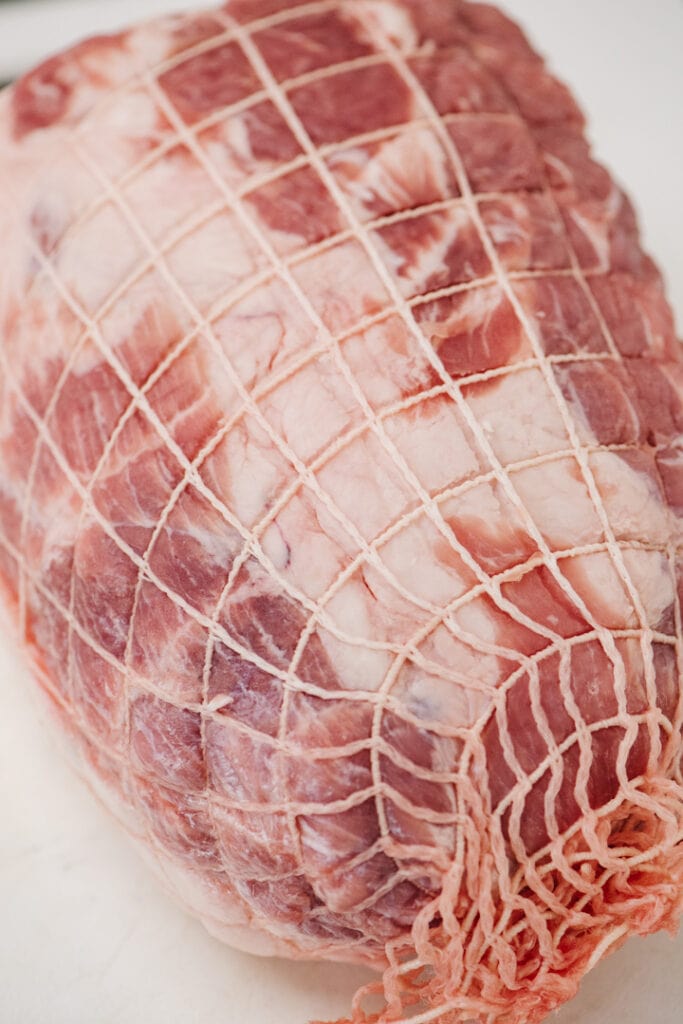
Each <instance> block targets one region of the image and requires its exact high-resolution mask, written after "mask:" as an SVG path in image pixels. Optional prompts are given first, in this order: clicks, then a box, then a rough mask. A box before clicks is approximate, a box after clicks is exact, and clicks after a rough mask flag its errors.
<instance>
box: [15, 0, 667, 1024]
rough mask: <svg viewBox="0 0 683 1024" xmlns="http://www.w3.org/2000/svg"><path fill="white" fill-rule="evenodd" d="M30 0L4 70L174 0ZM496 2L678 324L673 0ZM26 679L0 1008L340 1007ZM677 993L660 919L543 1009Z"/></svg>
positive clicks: (248, 1012) (612, 1013) (627, 1011)
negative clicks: (120, 788) (204, 892)
mask: <svg viewBox="0 0 683 1024" xmlns="http://www.w3.org/2000/svg"><path fill="white" fill-rule="evenodd" d="M181 2H182V0H181ZM444 2H448V0H444ZM24 6H25V5H24V4H19V3H9V4H0V74H1V73H2V60H3V59H4V60H5V61H7V59H8V54H9V57H10V58H12V56H13V55H16V54H19V53H20V54H21V55H22V59H24V58H25V59H26V60H29V59H31V60H32V59H34V57H35V59H37V58H38V57H39V56H40V55H41V53H43V52H47V51H49V50H50V49H51V48H54V46H56V45H62V44H63V43H66V42H67V41H68V37H69V36H70V35H71V36H73V33H74V31H76V32H78V28H77V27H76V26H78V25H79V24H80V25H82V32H81V34H86V33H87V32H88V31H90V30H96V31H104V30H107V29H109V28H114V27H117V25H120V24H122V23H124V22H125V20H126V19H127V18H128V17H130V16H144V14H145V13H156V12H157V11H159V10H161V9H164V8H166V7H168V8H173V7H174V6H177V5H176V4H173V3H169V4H167V3H165V2H164V0H148V2H147V3H145V0H134V2H133V3H130V2H128V0H97V3H95V0H87V2H85V0H84V2H81V3H78V0H70V2H69V3H68V4H64V8H65V10H66V12H67V15H68V16H66V15H65V16H64V17H63V18H57V20H56V23H55V24H53V23H52V21H51V19H50V13H51V12H52V11H54V10H55V8H59V7H60V4H58V3H57V2H56V0H53V2H52V3H45V6H44V7H43V11H42V12H41V16H40V17H39V18H34V19H33V20H32V21H31V22H30V24H29V26H28V28H26V27H25V24H26V23H22V21H21V11H20V10H19V8H20V7H24ZM26 6H29V7H31V6H33V5H31V4H29V5H26ZM192 6H195V7H196V6H198V4H196V3H193V4H192ZM79 8H80V11H82V14H80V15H78V9H79ZM507 8H508V10H509V11H510V12H511V13H513V14H514V15H516V16H517V17H518V18H519V19H520V20H521V21H523V22H524V24H525V25H526V27H527V28H528V29H529V31H530V32H531V34H532V37H533V38H534V39H535V41H536V43H537V45H538V46H539V47H541V48H542V49H543V50H544V51H545V52H546V53H547V54H549V55H550V57H551V61H552V65H553V67H554V68H555V69H556V71H557V72H558V73H560V74H561V75H562V77H564V78H565V80H567V81H569V82H570V84H571V85H572V86H573V88H574V89H575V92H576V94H577V95H578V97H579V99H580V100H581V102H582V103H583V105H584V108H585V109H586V110H587V112H588V113H589V115H590V120H591V133H592V136H593V138H595V139H597V140H599V144H598V152H599V154H600V156H601V157H602V159H604V160H605V161H607V162H608V163H609V164H610V166H612V167H613V168H615V169H616V171H617V174H618V176H619V178H620V179H621V181H622V182H623V183H624V184H625V185H626V186H627V188H628V189H629V191H630V192H631V194H632V196H633V197H634V198H635V200H636V203H637V205H638V207H639V210H640V213H641V216H642V219H643V221H644V225H645V236H646V239H647V243H648V246H649V248H650V250H651V251H652V253H653V254H654V255H655V257H656V258H657V260H658V261H659V262H660V264H661V265H662V266H663V267H665V268H666V269H667V277H668V284H669V291H670V295H671V297H672V300H673V302H674V306H675V307H676V310H677V314H678V323H679V329H680V328H682V327H683V272H682V271H683V267H682V262H683V261H682V260H681V257H680V255H679V253H680V251H681V240H682V239H683V201H682V190H681V182H682V181H683V132H682V130H681V121H682V118H681V106H682V105H683V62H682V61H681V57H680V51H681V47H682V46H683V2H681V0H656V3H650V4H647V5H644V4H643V3H642V0H508V3H507ZM74 12H76V13H74ZM131 12H132V14H131ZM79 18H80V21H79ZM53 20H54V19H53ZM0 272H1V269H0ZM679 332H680V331H679ZM31 693H32V691H31V684H30V681H29V679H28V678H27V675H26V672H25V670H24V669H23V667H22V665H21V664H20V662H19V660H18V659H17V657H16V656H15V655H14V653H13V651H12V648H11V643H10V642H9V641H8V640H7V639H6V638H5V637H3V636H0V708H1V710H0V1024H304V1022H305V1021H306V1020H308V1019H310V1018H311V1017H320V1018H322V1019H333V1018H334V1017H336V1016H339V1015H341V1014H342V1013H344V1012H345V1011H346V1010H347V1009H348V1006H349V1002H350V999H351V996H352V993H353V991H354V990H355V988H356V987H357V985H358V984H359V983H360V982H361V981H363V980H364V979H365V978H366V976H367V975H366V974H365V973H364V972H363V971H361V970H358V969H352V968H345V967H335V966H333V965H323V966H310V965H302V964H290V963H286V962H282V961H273V960H268V961H264V960H259V959H255V958H252V957H248V956H245V955H243V954H240V953H236V952H234V951H232V950H230V949H228V948H226V947H224V946H221V945H220V944H219V943H217V942H215V941H214V940H212V939H211V938H209V936H208V935H207V934H206V933H205V932H204V931H203V929H202V928H201V926H200V925H198V924H197V923H196V922H194V921H192V920H190V919H189V918H188V917H187V916H186V915H185V914H184V913H183V912H182V911H180V910H178V909H177V908H176V907H175V906H174V905H173V904H172V903H171V902H169V901H168V899H167V898H166V896H165V895H164V894H163V893H162V892H161V891H160V890H159V888H158V887H157V884H156V882H155V880H154V878H153V877H152V876H151V874H150V873H149V871H148V869H147V868H146V867H145V865H144V864H143V863H142V862H141V861H140V860H139V858H138V856H137V854H136V853H135V852H134V851H133V850H132V848H131V847H130V846H129V844H128V841H127V840H126V839H125V838H124V837H123V836H122V835H121V834H120V833H119V832H118V830H117V828H116V827H115V826H114V825H113V824H112V823H111V822H110V820H109V818H108V817H107V816H106V814H105V813H104V812H103V811H102V810H101V809H100V807H99V806H98V805H96V804H95V802H94V801H93V800H92V798H91V796H90V794H89V793H88V792H87V791H86V790H85V788H84V787H83V785H82V784H81V783H80V782H79V781H78V780H77V779H76V778H75V777H74V776H73V775H72V774H71V772H70V770H69V769H68V768H67V767H66V765H65V764H64V763H63V761H62V758H61V755H60V754H59V751H58V747H57V744H56V743H55V742H54V739H53V737H52V736H51V734H50V733H49V731H47V730H46V728H45V727H44V725H43V723H42V721H41V720H40V719H39V716H38V715H37V705H36V703H35V701H34V700H33V699H32V697H31ZM682 1007H683V935H680V936H679V938H678V939H677V940H676V941H673V942H672V941H671V940H670V939H669V938H668V937H667V936H662V935H659V936H655V937H654V938H651V939H648V940H647V941H645V942H643V941H640V940H635V941H632V942H631V943H630V944H628V945H627V946H626V947H625V948H624V949H623V950H621V951H620V952H619V953H618V954H616V955H615V956H614V957H612V958H611V959H609V960H608V961H606V962H604V963H603V964H601V965H600V966H599V967H598V968H597V969H596V970H595V971H594V972H593V974H592V975H591V976H590V977H589V978H588V979H587V980H586V982H585V984H584V986H583V988H582V991H581V994H580V995H579V996H578V998H577V999H576V1000H574V1001H573V1002H572V1003H570V1004H569V1005H568V1006H566V1007H565V1008H564V1009H563V1010H562V1011H560V1013H559V1014H558V1015H557V1016H555V1017H554V1018H553V1020H554V1022H555V1024H680V1022H681V1020H682V1019H683V1010H682Z"/></svg>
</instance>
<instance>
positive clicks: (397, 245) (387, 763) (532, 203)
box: [0, 0, 683, 1024]
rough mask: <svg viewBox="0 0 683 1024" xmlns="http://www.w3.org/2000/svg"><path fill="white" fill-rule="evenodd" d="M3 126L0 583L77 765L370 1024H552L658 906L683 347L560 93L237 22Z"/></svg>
mask: <svg viewBox="0 0 683 1024" xmlns="http://www.w3.org/2000/svg"><path fill="white" fill-rule="evenodd" d="M0 102H1V103H2V106H1V107H0V131H1V133H2V140H3V154H5V153H6V155H3V157H2V159H1V161H0V180H1V181H2V185H3V191H4V194H5V196H6V198H7V206H6V209H4V210H3V211H2V212H0V224H2V226H3V237H5V238H6V239H7V240H8V242H7V250H8V253H9V257H8V266H7V268H6V272H4V278H3V282H2V285H1V288H2V290H1V291H0V317H1V319H0V342H1V344H0V360H1V361H2V384H1V385H0V386H1V387H2V396H3V397H2V407H1V408H0V466H1V467H2V481H1V482H0V582H2V584H3V588H4V591H5V592H6V594H7V597H8V602H7V603H8V607H9V608H10V610H11V611H12V613H13V615H14V617H15V619H16V624H17V627H18V629H19V631H20V634H21V636H22V638H23V639H24V640H25V642H26V644H27V645H28V647H29V649H30V651H31V654H32V657H33V663H34V667H35V671H36V674H37V675H38V677H39V680H40V682H41V685H42V687H43V689H44V690H45V691H46V693H47V694H48V695H49V696H50V698H51V701H52V704H53V705H54V708H55V711H56V713H57V714H58V716H59V717H60V719H61V721H62V723H63V726H64V728H65V730H66V731H67V732H68V734H69V735H70V737H71V739H72V741H73V748H74V750H76V751H77V752H78V755H79V758H80V761H81V764H82V766H83V768H84V770H85V772H86V774H87V776H88V778H89V779H90V780H91V782H92V784H93V785H94V786H95V787H96V788H97V789H98V790H99V791H100V792H101V793H102V794H103V795H104V797H105V799H106V800H107V802H108V804H109V805H110V806H111V807H112V808H113V809H114V811H115V812H116V813H117V814H118V816H119V817H120V818H121V819H122V821H123V822H124V824H125V825H126V827H127V828H129V829H130V831H131V832H132V833H133V834H134V835H135V836H136V837H137V838H139V839H141V840H142V841H143V843H144V844H145V845H146V846H147V847H148V848H149V849H151V850H152V851H153V854H154V859H155V862H156V865H157V867H158V869H159V870H160V872H161V873H162V875H163V876H164V878H165V880H166V882H167V884H168V886H169V887H170V888H171V889H172V890H173V891H174V892H175V893H176V895H177V896H178V897H179V898H180V899H181V900H184V901H185V902H186V904H187V905H188V906H190V907H191V909H192V910H194V911H195V912H196V913H198V914H200V915H201V917H202V918H203V919H204V921H205V922H206V923H207V926H208V927H209V928H210V929H211V930H212V931H214V932H216V933H217V934H219V935H220V936H221V937H223V938H226V939H227V940H228V941H232V942H235V943H236V944H241V945H244V946H246V947H247V948H257V949H260V950H261V951H266V952H267V951H274V952H277V953H284V954H286V955H290V956H310V957H327V958H337V959H348V960H356V961H358V962H365V963H370V964H373V965H376V966H379V967H382V968H384V970H385V973H384V979H383V983H382V984H381V985H378V986H376V987H375V988H376V989H377V991H378V992H382V993H383V997H384V1001H385V1006H384V1009H382V1010H379V1011H377V1014H376V1015H373V1014H372V1013H371V1012H370V1010H367V1011H364V1010H363V1005H364V1000H365V998H366V996H368V995H369V994H371V991H369V992H363V993H359V995H358V997H357V1000H356V1004H355V1006H354V1010H353V1020H354V1021H361V1020H365V1019H368V1020H369V1019H372V1020H390V1019H391V1020H395V1019H403V1018H404V1017H406V1018H407V1017H408V1016H410V1019H411V1020H414V1021H415V1022H419V1024H427V1022H428V1021H436V1020H439V1021H443V1022H444V1024H448V1022H465V1021H471V1020H476V1021H481V1022H489V1024H493V1022H501V1024H502V1022H510V1024H513V1022H521V1021H524V1022H525V1024H531V1022H532V1021H540V1020H541V1019H543V1017H544V1016H545V1015H546V1014H547V1013H548V1012H549V1011H550V1010H551V1009H552V1008H553V1007H555V1006H556V1005H559V1003H561V1002H562V1001H563V1000H564V999H566V998H569V997H570V996H571V995H572V994H573V992H574V991H575V989H576V986H577V984H578V981H579V980H580V977H581V976H582V974H583V973H584V972H585V971H586V970H587V969H588V968H589V967H590V966H591V965H592V964H593V963H595V962H596V961H597V960H598V959H599V958H600V956H602V955H603V953H605V952H606V951H607V950H609V949H610V948H612V947H614V946H615V945H616V944H618V943H619V942H620V941H622V940H623V939H624V938H625V937H626V935H628V934H629V933H632V932H640V933H643V934H644V933H647V932H649V931H653V930H655V929H657V928H660V927H671V926H673V924H674V923H675V921H676V917H677V913H678V911H679V909H680V903H681V892H683V854H682V852H681V851H682V842H683V824H682V823H683V799H682V797H683V788H682V787H683V778H682V775H681V772H682V762H681V751H682V746H681V726H682V722H683V690H682V689H681V686H680V678H681V675H680V671H681V612H680V602H679V592H680V579H681V573H680V510H681V507H683V506H682V505H681V501H680V499H679V494H680V493H681V485H680V484H679V483H678V481H679V480H680V479H681V472H682V470H681V455H680V453H681V447H680V436H681V428H682V425H683V409H682V408H681V399H680V394H681V392H680V386H681V379H682V378H681V361H680V355H679V354H678V350H677V343H676V340H675V337H674V333H673V325H672V322H671V316H670V312H669V310H668V307H667V305H666V301H665V299H664V296H663V292H662V288H661V282H660V279H659V276H658V274H657V271H656V269H655V268H654V267H653V265H652V263H651V261H650V260H649V259H648V258H647V257H646V256H645V255H644V254H643V252H642V250H641V248H640V245H639V241H638V234H637V227H636V224H635V219H634V217H633V213H632V210H631V207H630V205H629V203H628V201H627V200H626V198H625V197H624V196H623V194H622V193H621V192H620V191H619V189H618V188H617V187H616V186H615V185H614V183H613V182H612V180H611V178H610V177H609V175H608V174H607V173H606V172H605V171H604V170H603V169H602V168H601V167H600V166H599V165H597V164H596V163H595V162H594V161H593V160H592V158H591V156H590V153H589V150H588V147H587V145H586V143H585V141H584V138H583V134H582V130H583V125H582V119H581V115H580V113H579V112H578V110H577V109H576V107H575V105H574V103H573V101H572V100H571V97H570V96H569V94H568V93H567V91H566V90H565V89H564V87H562V86H561V85H560V84H559V83H557V82H556V81H555V80H554V79H553V78H552V77H551V76H550V75H549V74H548V72H547V71H546V70H545V67H544V65H543V63H542V61H541V60H540V59H539V58H538V57H537V56H536V55H535V54H534V53H533V51H532V50H531V49H530V48H529V46H528V43H527V42H526V40H525V39H524V37H523V36H522V35H521V33H520V32H519V30H518V29H517V28H516V27H515V26H514V25H513V24H512V23H511V22H509V21H508V20H507V19H506V18H504V17H503V16H502V15H500V14H498V13H497V12H496V11H495V10H494V9H493V8H490V7H488V6H485V5H478V4H465V3H462V4H460V3H456V2H453V3H450V4H445V3H439V2H437V0H433V2H432V0H425V2H424V3H419V4H417V3H414V2H409V0H404V2H400V0H395V2H394V0H392V2H387V3H384V2H379V0H330V2H325V0H323V2H314V3H296V4H292V3H291V2H290V3H283V2H282V0H233V2H232V3H230V4H228V5H226V6H225V7H223V8H222V9H221V10H220V11H216V12H211V13H207V14H206V15H201V16H197V15H192V16H186V17H176V18H167V19H163V20H162V21H159V22H156V23H153V24H152V25H150V26H143V27H141V28H139V29H134V30H132V31H131V32H129V33H123V34H121V35H120V36H118V37H111V38H107V39H99V40H93V41H92V42H90V43H85V44H83V45H82V46H80V47H77V48H76V49H75V50H74V51H71V53H69V54H67V55H65V56H64V57H60V58H54V59H53V60H52V61H49V62H48V63H47V64H45V65H43V66H42V67H41V68H39V69H37V71H36V72H34V73H33V74H32V75H29V76H27V77H26V79H24V80H22V82H20V83H18V84H17V86H15V87H14V89H13V90H11V91H10V92H8V93H6V94H5V95H4V97H3V98H2V101H0ZM366 1013H367V1017H366Z"/></svg>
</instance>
